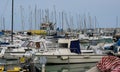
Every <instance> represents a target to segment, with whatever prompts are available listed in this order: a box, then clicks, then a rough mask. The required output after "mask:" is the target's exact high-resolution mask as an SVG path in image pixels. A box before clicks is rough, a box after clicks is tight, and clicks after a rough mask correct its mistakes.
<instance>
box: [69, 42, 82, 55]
mask: <svg viewBox="0 0 120 72" xmlns="http://www.w3.org/2000/svg"><path fill="white" fill-rule="evenodd" d="M70 51H71V52H73V53H77V54H80V53H81V51H80V41H79V40H75V41H71V43H70Z"/></svg>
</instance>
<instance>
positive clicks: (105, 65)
mask: <svg viewBox="0 0 120 72" xmlns="http://www.w3.org/2000/svg"><path fill="white" fill-rule="evenodd" d="M118 67H119V68H118ZM97 68H98V69H99V70H100V72H120V58H118V57H116V56H104V57H102V59H101V60H100V61H99V62H98V63H97Z"/></svg>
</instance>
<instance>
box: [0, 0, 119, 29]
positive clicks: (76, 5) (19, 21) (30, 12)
mask: <svg viewBox="0 0 120 72" xmlns="http://www.w3.org/2000/svg"><path fill="white" fill-rule="evenodd" d="M11 4H12V0H0V30H1V29H6V30H10V29H11V16H12V11H11V10H12V5H11ZM119 7H120V0H14V14H13V15H14V30H17V31H18V30H23V29H24V30H28V29H39V25H40V23H42V22H43V21H42V20H43V18H45V10H48V11H49V20H50V21H51V22H53V23H56V27H62V24H64V25H63V26H64V29H65V28H68V26H70V28H75V29H76V28H80V27H84V26H82V25H80V24H81V23H83V22H84V19H85V20H86V25H87V26H88V27H90V24H92V25H91V26H92V27H93V26H94V24H95V21H96V27H104V28H106V27H107V28H112V27H114V28H116V27H120V8H119ZM55 12H56V15H55ZM62 13H63V14H64V16H63V17H62ZM55 16H56V21H55ZM95 18H96V19H95ZM62 19H64V20H62ZM66 20H68V23H66ZM71 22H72V23H71ZM3 24H4V25H3Z"/></svg>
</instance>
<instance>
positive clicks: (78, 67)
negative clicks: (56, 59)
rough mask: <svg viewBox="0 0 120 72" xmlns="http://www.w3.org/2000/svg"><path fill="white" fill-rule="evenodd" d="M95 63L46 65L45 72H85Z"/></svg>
mask: <svg viewBox="0 0 120 72" xmlns="http://www.w3.org/2000/svg"><path fill="white" fill-rule="evenodd" d="M95 64H96V63H84V64H66V65H47V66H46V72H85V71H87V70H88V69H90V68H91V67H93V66H95Z"/></svg>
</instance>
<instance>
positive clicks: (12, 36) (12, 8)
mask: <svg viewBox="0 0 120 72" xmlns="http://www.w3.org/2000/svg"><path fill="white" fill-rule="evenodd" d="M13 10H14V0H12V21H11V24H12V25H11V42H12V44H13V19H14V17H13V12H14V11H13Z"/></svg>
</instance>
